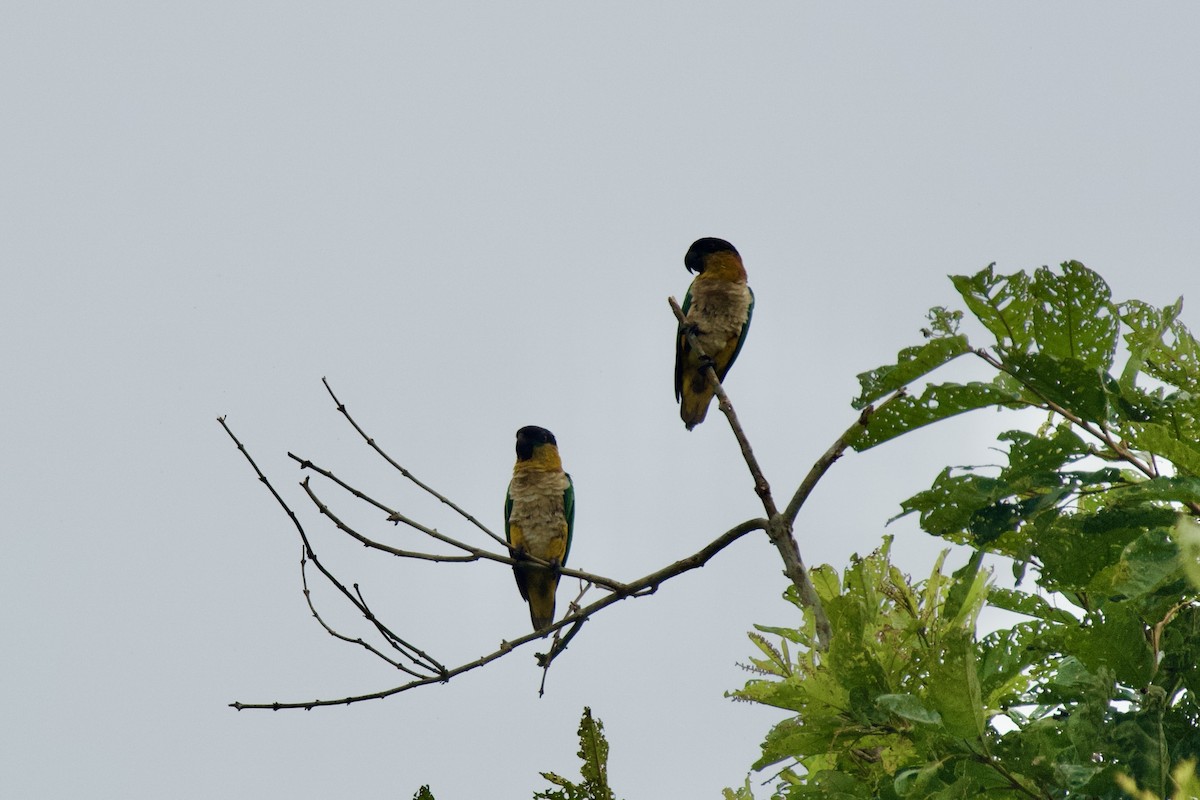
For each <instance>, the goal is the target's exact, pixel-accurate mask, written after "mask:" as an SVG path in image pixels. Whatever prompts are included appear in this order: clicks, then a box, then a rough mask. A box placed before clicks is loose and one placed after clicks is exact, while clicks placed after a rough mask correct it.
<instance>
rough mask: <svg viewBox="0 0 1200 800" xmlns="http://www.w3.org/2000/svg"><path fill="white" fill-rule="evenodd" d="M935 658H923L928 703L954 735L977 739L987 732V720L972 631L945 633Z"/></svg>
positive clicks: (932, 654)
mask: <svg viewBox="0 0 1200 800" xmlns="http://www.w3.org/2000/svg"><path fill="white" fill-rule="evenodd" d="M931 656H932V657H930V658H927V659H926V658H923V659H922V666H923V667H924V669H925V670H926V672H927V674H928V679H927V683H926V687H925V691H926V699H927V702H928V703H929V704H930V705H932V706H933V708H934V710H935V711H937V712H938V713H939V714H941V717H942V724H944V725H945V726H946V730H947V731H948V732H949V733H950V734H951V735H953V736H958V737H962V738H964V739H974V738H975V737H977V736H979V735H980V734H982V733H983V723H984V720H983V700H982V696H981V693H980V688H979V674H978V673H977V672H976V669H975V642H974V637H973V636H972V631H966V630H961V629H960V630H952V631H947V632H945V633H944V634H943V636H942V637H941V639H940V641H938V642H937V646H936V648H934V650H933V651H932V653H931Z"/></svg>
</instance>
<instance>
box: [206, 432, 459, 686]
mask: <svg viewBox="0 0 1200 800" xmlns="http://www.w3.org/2000/svg"><path fill="white" fill-rule="evenodd" d="M217 422H219V423H221V427H222V428H224V429H225V433H227V434H229V438H230V439H232V440H233V443H234V444H235V445H237V449H238V450H239V451H241V453H242V455H243V456H244V457H245V459H246V461H247V462H249V464H250V466H251V468H252V469H253V470H254V473H255V474H256V475H257V476H258V479H259V481H260V482H262V484H263V485H264V486H266V487H267V489H268V491H270V492H271V496H272V497H274V498H275V502H277V503H278V504H279V506H280V508H282V509H283V510H284V512H286V513H287V515H288V518H289V519H290V520H291V521H292V525H293V526H295V528H296V532H297V533H299V534H300V541H301V542H302V543H303V545H304V552H305V554H306V555H307V556H308V560H309V561H311V562H312V564H313V566H315V567H316V568H317V569H318V570H319V571H320V573H321V574H322V575H324V576H325V579H326V580H328V581H329V583H330V584H332V585H333V586H334V587H335V588H336V589H337V590H338V591H339V592H341V593H342V596H344V597H345V598H346V599H347V600H349V601H350V603H351V604H352V605H353V606H354V607H355V608H357V609H358V611H359V613H361V614H362V615H363V616H364V617H365V618H366V619H367V620H369V621H371V623H372V624H374V625H375V626H376V628H378V629H380V630H381V632H384V631H385V630H386V629H383V628H381V626H380V625H379V624H378V622H377V621H376V620H375V615H374V614H372V613H371V610H370V609H369V608H367V607H366V606H365V605H364V604H363V603H362V602H361V601H360V600H359V599H358V598H357V597H355V596H354V595H353V594H351V593H350V590H349V589H347V588H346V586H345V584H343V583H342V582H341V581H339V580H338V579H337V578H336V577H334V575H333V573H332V572H330V571H329V570H328V569H326V568H325V565H324V564H322V563H321V561H320V559H318V558H317V554H316V552H315V551H314V550H313V547H312V543H311V542H309V540H308V534H307V533H305V531H304V526H303V525H301V524H300V518H299V517H297V516H296V512H294V511H292V509H291V506H289V505H288V504H287V501H286V500H284V499H283V497H282V496H281V495H280V494H279V492H278V491H276V490H275V487H274V486H273V485H272V484H271V481H270V480H268V479H267V476H266V475H264V474H263V471H262V470H261V469H259V468H258V464H257V463H256V462H255V461H254V459H253V457H251V455H250V452H249V451H248V450H247V449H246V446H245V445H243V444H242V442H241V441H240V440H239V439H238V438H237V436H235V435H234V433H233V431H232V430H231V429H230V427H229V425H228V424H227V423H226V422H225V417H217ZM305 588H307V579H305ZM322 625H324V623H323V622H322ZM385 637H386V638H388V639H389V641H390V642H392V643H394V644H395V645H398V646H399V647H398V649H400V652H402V653H403V654H404V655H405V657H407V658H408V659H409V660H411V661H412V662H413V663H414V664H416V665H418V666H420V667H422V668H424V669H427V670H428V671H430V672H435V673H437V674H439V675H440V674H444V672H445V667H443V666H442V665H441V664H440V663H438V661H437V660H436V659H434V658H432V657H431V656H429V655H428V654H427V653H425V652H424V651H422V650H421V649H420V648H418V647H414V646H413V645H411V644H409V643H408V642H405V641H404V640H403V639H401V638H400V637H398V636H396V635H395V634H393V633H392V632H391V631H386V633H385Z"/></svg>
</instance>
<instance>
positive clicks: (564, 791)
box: [533, 706, 616, 800]
mask: <svg viewBox="0 0 1200 800" xmlns="http://www.w3.org/2000/svg"><path fill="white" fill-rule="evenodd" d="M579 757H580V758H581V759H582V760H583V766H582V767H581V768H580V774H581V775H582V776H583V782H582V783H575V782H574V781H571V780H568V779H567V778H564V777H562V776H561V775H558V774H556V773H553V772H543V773H542V777H543V778H545V779H546V780H547V781H549V782H550V783H551V784H552V785H554V786H558V787H560V788H559V789H552V790H550V789H547V790H542V791H539V792H535V793H534V795H533V797H534V800H616V798H615V796H614V795H613V793H612V789H610V788H609V786H608V740H606V739H605V738H604V723H602V722H601V721H600V720H598V719H593V718H592V710H591V709H590V708H588V707H586V706H585V707H584V709H583V717H582V718H581V719H580V721H579Z"/></svg>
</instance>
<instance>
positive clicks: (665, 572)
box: [229, 519, 767, 711]
mask: <svg viewBox="0 0 1200 800" xmlns="http://www.w3.org/2000/svg"><path fill="white" fill-rule="evenodd" d="M766 527H767V520H765V519H751V520H746V521H745V522H743V523H741V524H740V525H737V526H735V527H733V528H730V529H729V530H728V531H726V532H725V533H723V534H721V535H720V536H718V537H717V538H716V539H714V540H713V541H711V542H709V543H708V544H707V545H705V546H704V547H703V548H701V549H700V550H699V551H697V552H696V553H693V554H692V555H690V556H687V557H686V558H682V559H680V560H678V561H676V562H674V563H672V564H669V565H667V566H666V567H663V568H662V569H660V570H657V571H656V572H652V573H650V574H649V575H646V576H645V577H643V578H640V579H638V580H636V581H633V582H631V583H629V584H626V586H627V587H628V590H629V591H628V592H624V593H618V592H613V593H611V594H608V595H606V596H604V597H602V598H601V599H599V600H597V601H596V602H594V603H592V604H591V605H589V606H585V607H584V608H581V609H579V610H578V611H574V612H572V613H568V614H567V615H566V616H564V617H563V618H562V619H560V620H559V621H558V622H556V623H554V624H553V625H552V626H551V628H549V629H547V630H546V631H535V632H533V633H528V634H525V635H524V636H521V637H520V638H518V639H515V640H513V641H511V642H507V641H506V642H501V643H500V646H499V648H497V649H496V650H494V651H492V652H491V653H488V654H487V655H485V656H481V657H480V658H477V659H475V660H474V661H469V662H467V663H465V664H462V665H460V666H458V667H455V668H454V669H450V670H444V671H443V672H441V673H440V674H439V675H434V676H430V677H428V678H420V679H417V680H413V681H409V682H408V683H405V684H402V685H400V686H396V687H393V688H391V689H385V690H383V691H379V692H372V693H371V694H363V695H353V696H350V697H344V698H342V699H340V700H308V701H300V702H290V703H241V702H236V701H235V702H233V703H230V704H229V705H230V706H231V707H232V708H236V709H237V710H239V711H241V710H242V709H246V708H255V709H270V710H273V711H279V710H281V709H285V708H303V709H311V708H317V707H319V706H339V705H348V704H350V703H358V702H362V701H364V700H381V699H383V698H385V697H391V696H392V695H394V694H399V693H400V692H405V691H408V690H410V689H415V688H417V687H418V686H426V685H428V684H431V683H445V682H446V681H449V680H450V679H451V678H454V677H456V676H458V675H461V674H463V673H464V672H470V671H471V670H474V669H478V668H479V667H482V666H485V665H487V664H490V663H491V662H493V661H495V660H496V659H498V658H502V657H504V656H506V655H508V654H509V653H511V652H513V651H514V650H516V649H517V648H518V647H521V646H523V645H526V644H528V643H529V642H532V641H536V640H538V639H541V638H544V637H545V636H546V634H547V633H548V632H550V631H554V630H558V629H560V628H564V627H566V626H568V625H576V624H577V623H581V622H583V621H584V620H586V619H588V618H589V617H591V616H592V615H594V614H595V613H596V612H598V611H600V610H601V609H603V608H607V607H608V606H610V605H612V604H613V603H616V602H618V601H620V600H624V599H625V598H626V597H644V596H646V595H650V594H653V593H654V592H655V591H656V590H657V589H658V587H659V586H660V585H661V584H663V583H665V582H666V581H668V580H670V579H671V578H674V577H676V576H677V575H682V574H683V573H685V572H689V571H691V570H693V569H698V568H700V567H703V566H704V565H705V564H706V563H708V561H709V560H710V559H711V558H712V557H713V556H715V555H716V554H717V553H719V552H721V551H722V550H724V549H725V548H726V547H728V546H729V545H731V544H733V543H734V542H736V541H737V540H738V539H740V538H742V537H743V536H745V535H746V534H748V533H750V532H751V531H758V530H765V529H766ZM568 636H569V634H568ZM565 638H567V637H564V639H565Z"/></svg>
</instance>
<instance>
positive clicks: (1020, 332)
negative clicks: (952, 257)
mask: <svg viewBox="0 0 1200 800" xmlns="http://www.w3.org/2000/svg"><path fill="white" fill-rule="evenodd" d="M995 266H996V265H995V264H989V265H988V267H987V269H985V270H982V271H981V272H977V273H975V274H974V275H972V276H970V277H967V276H965V275H953V276H951V278H950V280H951V281H953V283H954V288H955V289H957V290H958V293H959V294H960V295H962V298H963V300H964V301H965V302H966V304H967V308H969V309H970V310H971V313H972V314H974V315H975V316H976V317H977V318H978V319H979V321H980V322H982V323H983V324H984V325H985V326H986V327H987V329H988V330H989V331H991V332H992V334H993V335H995V337H996V344H997V345H998V346H1000V347H1002V348H1004V349H1011V350H1016V351H1024V350H1026V349H1027V348H1028V347H1029V344H1030V342H1031V341H1032V338H1033V336H1032V330H1033V311H1034V303H1033V298H1032V296H1031V295H1030V292H1029V276H1027V275H1026V274H1025V273H1023V272H1018V273H1016V274H1013V275H996V274H994V272H993V269H994V268H995Z"/></svg>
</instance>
